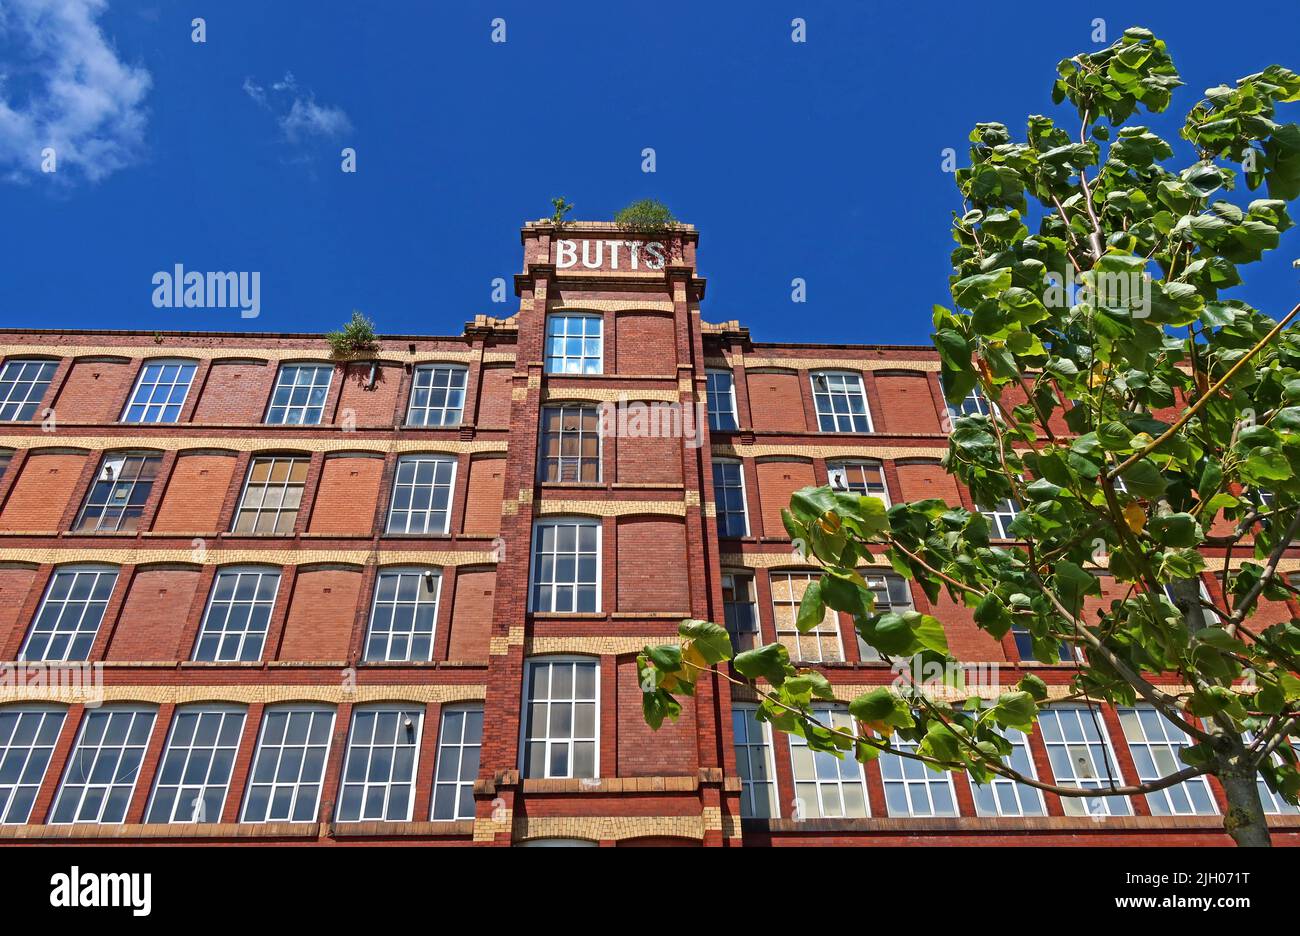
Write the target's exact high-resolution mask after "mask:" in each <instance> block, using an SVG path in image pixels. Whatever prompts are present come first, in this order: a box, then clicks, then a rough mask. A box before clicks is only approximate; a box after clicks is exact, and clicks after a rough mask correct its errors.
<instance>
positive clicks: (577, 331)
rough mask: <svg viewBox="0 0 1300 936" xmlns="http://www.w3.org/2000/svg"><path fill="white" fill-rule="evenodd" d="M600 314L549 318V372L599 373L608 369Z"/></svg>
mask: <svg viewBox="0 0 1300 936" xmlns="http://www.w3.org/2000/svg"><path fill="white" fill-rule="evenodd" d="M601 325H602V322H601V318H600V316H599V315H552V316H550V317H549V318H547V320H546V373H548V374H599V373H601V372H602V370H603V368H604V357H605V356H604V345H603V332H602V328H601Z"/></svg>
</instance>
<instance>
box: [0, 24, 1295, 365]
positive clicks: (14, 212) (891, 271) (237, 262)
mask: <svg viewBox="0 0 1300 936" xmlns="http://www.w3.org/2000/svg"><path fill="white" fill-rule="evenodd" d="M36 3H40V4H43V5H45V6H47V7H48V8H49V10H48V12H47V13H46V15H44V16H42V17H36V18H31V17H29V16H27V13H28V9H29V8H30V7H31V6H32V5H33V4H36ZM1197 6H1201V7H1203V10H1204V12H1203V13H1201V14H1198V13H1197V12H1196V9H1195V8H1196V7H1197ZM1135 7H1140V8H1141V9H1142V10H1143V12H1142V13H1140V14H1139V13H1134V12H1133V10H1134V8H1135ZM1223 10H1224V8H1223V6H1222V5H1221V4H1213V5H1211V4H1209V3H1204V4H1194V3H1187V2H1183V3H1172V2H1150V3H1143V4H1134V3H1102V2H1094V3H1089V4H1086V5H1085V7H1079V6H1078V5H1077V4H1074V5H1070V4H1056V3H1041V4H1040V3H1035V4H1030V3H1025V2H1019V3H995V2H981V3H977V4H968V5H964V6H963V5H951V6H938V7H934V6H931V7H925V6H919V5H915V4H883V3H876V2H872V3H865V2H836V3H814V2H808V0H791V2H786V3H766V2H752V3H744V4H698V3H697V4H694V5H677V6H674V5H672V4H668V5H665V4H662V3H654V4H630V3H628V4H624V3H609V2H602V3H587V2H564V3H546V4H537V3H516V2H493V3H487V4H484V3H464V4H442V3H439V4H433V3H402V2H396V0H374V2H370V3H342V2H338V3H325V2H319V3H310V4H309V3H289V2H273V0H255V2H242V0H240V2H236V0H222V2H220V3H201V2H200V3H185V4H178V3H172V2H159V3H150V2H148V0H133V2H130V3H128V2H125V0H108V2H107V4H105V3H103V2H101V0H0V75H3V76H4V79H3V81H0V326H5V327H24V326H28V327H31V326H39V327H55V328H140V329H204V330H218V331H234V330H257V331H324V330H327V329H329V328H332V327H335V326H336V325H338V324H339V323H341V322H342V321H343V320H345V319H346V318H347V317H348V315H349V313H350V311H351V310H352V309H353V308H359V309H361V310H363V311H364V312H365V313H366V314H368V315H370V316H371V317H372V318H374V320H375V321H376V324H377V326H378V328H379V330H380V331H383V332H388V333H415V334H458V333H459V332H460V329H461V327H462V325H463V323H464V322H465V321H466V320H467V319H469V318H471V317H473V316H474V315H475V314H479V313H487V314H506V313H507V312H509V311H513V310H514V308H515V304H514V303H515V300H514V297H513V295H511V296H510V298H509V304H507V305H505V306H502V305H494V304H493V303H492V301H491V288H492V280H493V278H494V277H506V278H507V279H508V278H509V277H510V276H511V275H512V274H513V273H515V272H517V271H518V268H519V264H520V257H521V255H520V245H519V240H518V234H517V232H518V228H519V225H520V223H521V222H522V221H523V220H525V219H529V218H537V217H541V216H543V215H547V214H549V213H550V198H551V197H552V196H553V195H564V196H566V197H567V198H568V199H569V201H571V202H573V203H574V204H575V205H576V209H575V211H574V213H573V216H574V217H575V218H579V219H608V218H610V217H611V216H612V215H613V213H614V212H615V211H616V210H618V209H619V208H620V207H622V206H623V205H625V204H626V203H628V202H629V201H632V200H634V199H637V198H643V197H657V198H660V199H662V200H663V201H664V202H666V203H667V204H668V205H669V206H670V207H671V208H672V209H673V210H674V211H675V212H676V213H677V215H678V217H680V218H681V219H683V220H686V221H690V222H692V223H694V224H696V225H697V226H698V227H699V228H700V230H701V244H700V254H699V260H700V271H701V273H702V274H703V275H705V276H706V277H708V280H709V290H708V296H707V298H706V301H705V305H704V311H705V318H706V319H708V320H712V321H720V320H724V319H733V318H735V319H740V320H741V321H742V322H744V323H746V324H748V325H749V326H750V328H751V331H752V334H753V336H754V338H755V339H756V340H766V341H776V340H805V341H826V342H848V343H889V342H927V341H928V334H929V319H930V307H931V305H932V304H933V303H935V302H944V301H946V299H947V279H946V278H947V275H948V263H947V256H948V251H949V249H950V247H951V240H950V238H949V234H948V224H949V218H950V212H951V211H952V210H953V209H954V208H955V207H957V206H958V201H957V200H956V198H955V194H954V192H955V190H954V188H953V185H952V179H951V177H950V176H948V175H945V174H944V173H943V172H941V170H940V162H941V153H942V151H943V149H944V148H945V147H953V148H955V149H957V151H958V152H959V153H961V154H962V155H963V157H964V154H965V147H966V142H965V141H966V135H967V133H968V132H969V130H970V127H971V126H972V125H973V124H974V123H975V122H977V121H981V120H1000V121H1003V122H1005V123H1007V124H1009V125H1010V126H1011V127H1012V129H1013V132H1017V133H1019V132H1020V131H1022V129H1023V126H1024V119H1025V116H1026V115H1028V114H1030V113H1057V112H1056V111H1054V110H1053V109H1052V107H1051V103H1050V99H1049V96H1048V95H1049V91H1050V85H1051V80H1052V77H1053V74H1054V68H1055V63H1056V62H1057V60H1058V59H1060V58H1062V57H1064V56H1067V55H1070V54H1073V53H1075V52H1078V51H1083V50H1089V49H1091V48H1095V47H1094V46H1093V44H1092V42H1091V35H1090V33H1091V30H1092V21H1093V19H1094V18H1095V17H1100V18H1102V19H1104V20H1105V21H1106V25H1107V29H1108V32H1109V39H1111V40H1113V39H1114V38H1115V37H1117V36H1118V35H1119V34H1120V32H1122V30H1123V29H1124V27H1126V26H1128V25H1133V24H1141V25H1145V26H1147V27H1149V28H1151V29H1153V30H1155V31H1156V33H1157V34H1158V35H1159V36H1161V37H1162V38H1164V39H1165V40H1166V41H1168V43H1169V45H1170V50H1171V52H1172V54H1173V56H1174V60H1175V62H1176V63H1177V64H1178V66H1179V67H1180V70H1181V71H1182V74H1183V77H1184V80H1185V81H1186V82H1187V87H1186V88H1183V89H1181V92H1180V93H1179V95H1177V96H1176V97H1175V105H1174V107H1173V108H1171V112H1170V113H1171V114H1173V113H1179V114H1181V113H1183V112H1185V111H1186V109H1187V107H1189V106H1190V105H1191V104H1192V103H1193V102H1194V101H1195V100H1197V99H1198V98H1199V96H1200V93H1201V91H1202V90H1203V89H1204V88H1206V87H1209V86H1211V85H1214V84H1218V83H1222V82H1231V81H1233V80H1235V79H1236V78H1238V77H1240V76H1242V75H1245V74H1249V73H1251V72H1253V71H1257V70H1259V69H1260V68H1262V67H1263V66H1265V65H1267V64H1270V63H1272V62H1279V63H1281V64H1284V65H1287V66H1289V67H1292V68H1297V67H1300V61H1297V55H1296V50H1297V45H1296V35H1297V27H1300V5H1297V3H1296V2H1295V0H1255V2H1252V3H1251V4H1249V7H1248V9H1247V8H1243V15H1240V16H1236V17H1231V18H1230V17H1228V16H1225V15H1224V13H1223ZM963 11H969V12H963ZM194 16H204V17H205V18H206V24H207V42H206V43H204V44H196V43H194V42H192V41H191V38H190V32H191V27H190V20H191V18H192V17H194ZM796 16H798V17H803V18H804V19H805V20H806V21H807V42H806V43H803V44H796V43H794V42H791V40H790V31H791V27H790V21H791V19H792V18H794V17H796ZM494 17H502V18H504V19H505V20H506V29H507V33H506V35H507V41H506V42H505V43H504V44H494V43H492V42H491V41H490V32H491V26H490V22H491V20H492V19H493V18H494ZM56 21H57V25H56ZM60 62H62V63H64V64H65V65H66V64H67V63H69V62H72V63H77V64H78V65H79V66H84V67H86V68H88V69H90V70H89V71H83V72H82V73H81V74H83V75H93V76H94V77H93V79H90V78H87V79H86V80H85V81H83V84H84V85H86V86H85V87H79V88H74V89H73V92H65V93H64V95H63V96H60V97H56V98H53V99H52V98H51V96H50V86H49V84H48V81H47V79H48V77H49V75H50V74H51V69H52V68H54V67H55V65H56V63H60ZM1289 110H1291V111H1293V112H1294V113H1291V114H1285V113H1284V114H1283V117H1284V119H1289V120H1300V107H1298V106H1291V107H1290V108H1289ZM1060 113H1061V115H1062V116H1064V111H1061V112H1060ZM6 120H7V121H8V124H7V125H6ZM1151 123H1152V125H1153V126H1156V127H1157V128H1158V129H1160V130H1161V131H1162V132H1164V134H1165V135H1166V136H1167V137H1170V138H1173V137H1174V136H1176V132H1177V126H1178V117H1172V118H1171V117H1170V115H1169V114H1167V115H1166V116H1165V118H1164V119H1159V120H1152V121H1151ZM1072 124H1073V121H1071V125H1072ZM42 134H45V135H47V136H48V135H51V134H55V135H60V139H61V140H66V144H65V145H63V152H62V154H59V155H58V158H59V159H60V162H59V164H58V171H56V172H55V173H53V174H42V173H40V172H39V171H37V170H36V164H37V162H38V155H37V154H33V153H32V152H31V150H32V149H35V148H39V147H37V146H36V145H35V144H36V143H38V142H39V138H40V137H41V135H42ZM6 136H7V138H8V140H7V142H6V140H5V139H4V138H5V137H6ZM345 146H351V147H354V148H355V150H356V153H357V169H358V171H357V172H356V173H355V174H345V173H343V172H341V171H340V169H339V164H340V156H339V152H340V150H341V149H342V148H343V147H345ZM644 147H653V148H654V149H655V151H656V157H657V160H656V161H657V172H655V173H654V174H647V173H643V172H642V171H641V151H642V149H643V148H644ZM56 152H57V150H56ZM1179 155H1180V156H1181V157H1183V158H1182V159H1181V160H1180V161H1179V163H1178V165H1180V166H1181V165H1183V164H1185V162H1186V161H1187V160H1188V159H1190V155H1188V153H1187V150H1185V149H1183V150H1180V151H1179ZM1247 197H1250V196H1247ZM1297 256H1300V231H1298V230H1292V231H1291V232H1289V233H1288V234H1287V235H1286V236H1285V237H1284V239H1283V242H1282V248H1281V249H1280V250H1279V251H1276V252H1275V253H1273V254H1271V255H1270V256H1269V257H1268V258H1267V259H1266V260H1265V262H1264V263H1262V264H1257V265H1255V266H1254V267H1252V268H1250V269H1248V270H1247V271H1246V277H1247V285H1246V286H1245V287H1243V288H1241V289H1239V290H1236V291H1234V293H1233V295H1236V296H1238V297H1240V298H1244V299H1246V300H1247V301H1250V302H1252V303H1254V304H1255V305H1257V306H1258V307H1260V308H1261V309H1263V310H1264V311H1266V312H1269V313H1270V314H1273V315H1275V316H1276V315H1280V314H1281V313H1282V312H1284V311H1286V310H1287V309H1289V308H1290V307H1291V306H1292V305H1293V304H1294V302H1295V301H1296V297H1297V294H1298V293H1300V289H1298V288H1297V284H1298V282H1300V273H1298V272H1297V271H1296V270H1294V269H1292V268H1291V260H1292V259H1293V258H1295V257H1297ZM177 263H181V264H183V265H184V266H185V268H186V269H188V270H200V271H208V270H237V271H238V270H244V271H259V272H260V274H261V314H260V316H259V317H258V318H256V319H251V320H249V319H241V318H240V316H239V314H238V311H237V310H228V309H210V310H204V309H155V308H154V307H153V305H152V303H151V296H152V291H153V287H152V284H151V278H152V277H153V275H154V273H155V272H157V271H160V270H171V269H172V267H173V265H174V264H177ZM793 277H803V278H804V279H805V280H806V282H807V296H808V301H807V303H806V304H805V305H794V304H792V303H791V301H790V281H791V279H792V278H793Z"/></svg>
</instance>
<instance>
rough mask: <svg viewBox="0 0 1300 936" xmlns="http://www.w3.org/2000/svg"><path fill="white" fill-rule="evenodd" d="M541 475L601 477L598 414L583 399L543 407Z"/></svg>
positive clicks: (580, 478) (561, 478)
mask: <svg viewBox="0 0 1300 936" xmlns="http://www.w3.org/2000/svg"><path fill="white" fill-rule="evenodd" d="M540 467H541V472H540V473H541V479H542V480H543V481H588V482H596V481H599V480H600V414H599V413H598V412H597V411H596V407H594V406H591V405H589V404H585V403H566V404H564V405H562V406H544V407H542V455H541V466H540Z"/></svg>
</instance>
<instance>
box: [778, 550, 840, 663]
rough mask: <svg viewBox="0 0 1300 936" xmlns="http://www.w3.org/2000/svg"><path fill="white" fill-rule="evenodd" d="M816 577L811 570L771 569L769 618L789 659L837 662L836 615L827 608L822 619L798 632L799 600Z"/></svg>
mask: <svg viewBox="0 0 1300 936" xmlns="http://www.w3.org/2000/svg"><path fill="white" fill-rule="evenodd" d="M816 577H817V576H816V575H814V574H812V573H810V572H773V573H771V581H772V617H773V618H774V619H775V621H776V639H777V640H778V641H780V642H781V643H783V644H785V647H786V649H787V650H789V652H790V659H792V660H797V661H799V662H801V663H838V662H840V661H842V660H843V659H844V648H843V647H842V646H841V645H840V627H839V615H838V614H837V613H836V612H835V611H833V610H831V609H830V608H829V607H828V608H826V612H825V614H824V615H823V616H822V619H821V622H820V623H819V624H818V625H817V626H816V627H814V628H813V629H812V630H810V631H808V632H807V633H806V634H801V633H799V629H798V628H797V627H796V626H795V622H796V621H797V620H798V619H799V602H800V601H802V600H803V593H804V592H806V591H807V590H808V585H809V584H810V583H811V582H812V581H813V580H814V579H815V578H816Z"/></svg>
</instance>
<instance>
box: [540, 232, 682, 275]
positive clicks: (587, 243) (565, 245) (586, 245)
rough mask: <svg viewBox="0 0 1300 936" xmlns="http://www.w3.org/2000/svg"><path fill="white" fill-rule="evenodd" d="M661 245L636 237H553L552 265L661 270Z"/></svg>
mask: <svg viewBox="0 0 1300 936" xmlns="http://www.w3.org/2000/svg"><path fill="white" fill-rule="evenodd" d="M665 252H666V251H665V250H664V245H663V243H662V242H661V241H640V240H594V239H588V238H584V239H583V240H581V241H578V240H557V241H556V242H555V268H556V269H558V270H571V269H573V268H574V267H578V266H581V267H582V268H583V269H587V270H640V269H646V270H662V269H663V268H664V255H665Z"/></svg>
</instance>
